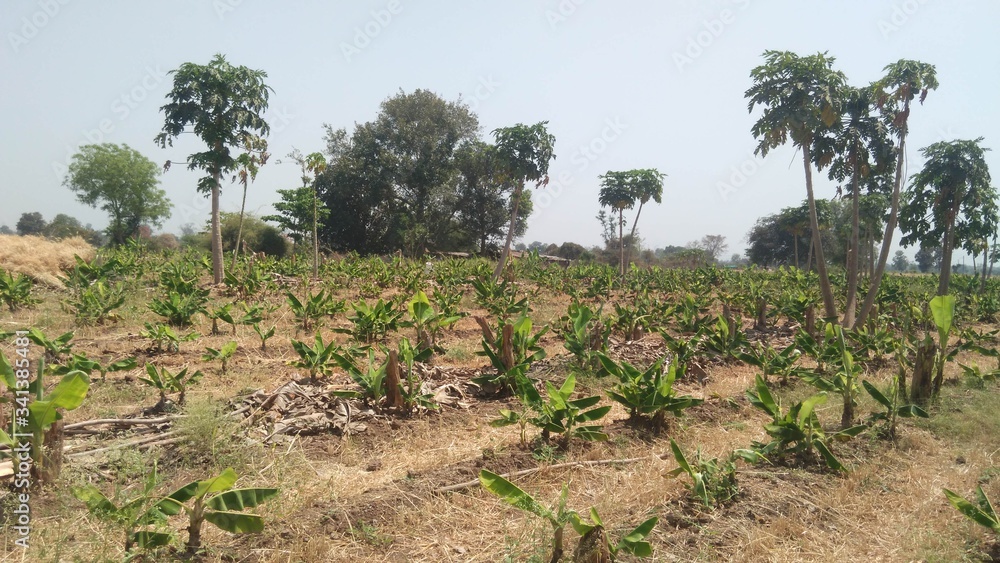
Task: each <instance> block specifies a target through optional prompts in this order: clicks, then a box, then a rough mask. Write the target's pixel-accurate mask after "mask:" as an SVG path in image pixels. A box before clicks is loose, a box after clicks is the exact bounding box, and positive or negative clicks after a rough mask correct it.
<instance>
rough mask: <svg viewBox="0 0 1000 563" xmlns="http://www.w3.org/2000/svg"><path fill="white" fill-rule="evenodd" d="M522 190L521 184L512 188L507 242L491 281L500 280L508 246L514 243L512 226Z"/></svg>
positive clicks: (505, 263) (522, 185)
mask: <svg viewBox="0 0 1000 563" xmlns="http://www.w3.org/2000/svg"><path fill="white" fill-rule="evenodd" d="M523 190H524V184H523V183H518V185H517V187H516V188H514V195H513V198H514V202H513V205H512V206H511V212H510V227H508V229H507V241H506V242H504V245H503V251H501V252H500V261H499V262H497V269H496V270H494V272H493V281H497V280H499V279H500V274H502V273H503V269H504V267H505V266H506V265H507V257H508V256H509V255H510V244H511V243H512V242H514V225H515V224H516V223H517V208H518V204H520V203H521V192H522V191H523Z"/></svg>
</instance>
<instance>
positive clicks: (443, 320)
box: [399, 291, 462, 353]
mask: <svg viewBox="0 0 1000 563" xmlns="http://www.w3.org/2000/svg"><path fill="white" fill-rule="evenodd" d="M406 310H407V312H409V314H410V319H409V320H406V321H402V322H400V323H399V326H401V327H413V328H414V329H416V331H417V348H419V349H425V348H426V349H432V350H434V351H436V352H439V353H440V352H443V349H442V348H441V347H440V346H438V345H437V340H438V337H440V335H441V331H442V330H444V329H445V328H447V327H449V326H451V325H453V324H455V323H456V322H458V321H459V319H461V318H462V317H461V316H459V315H446V314H443V313H438V312H437V311H435V310H434V307H433V306H432V305H431V302H430V300H429V299H428V298H427V294H426V293H424V292H423V291H417V293H416V295H414V296H413V299H410V301H409V302H408V303H407V304H406Z"/></svg>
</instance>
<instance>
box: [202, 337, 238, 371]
mask: <svg viewBox="0 0 1000 563" xmlns="http://www.w3.org/2000/svg"><path fill="white" fill-rule="evenodd" d="M236 347H237V343H236V341H235V340H230V341H229V342H226V343H225V344H223V345H222V347H221V348H218V349H215V348H209V347H207V346H206V347H205V354H204V355H202V357H201V359H202V360H203V361H206V362H212V361H219V362H222V373H226V368H227V367H228V364H229V360H230V358H232V357H233V354H234V353H236Z"/></svg>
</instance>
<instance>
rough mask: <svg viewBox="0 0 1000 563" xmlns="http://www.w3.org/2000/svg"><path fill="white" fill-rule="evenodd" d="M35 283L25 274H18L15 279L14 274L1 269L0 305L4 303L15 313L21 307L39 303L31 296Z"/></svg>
mask: <svg viewBox="0 0 1000 563" xmlns="http://www.w3.org/2000/svg"><path fill="white" fill-rule="evenodd" d="M33 284H34V282H32V281H31V278H30V277H29V276H27V275H25V274H18V276H17V277H16V278H15V277H14V275H13V274H11V273H10V272H8V271H6V270H2V269H0V303H3V304H4V305H6V306H7V308H8V309H10V312H12V313H13V312H14V311H16V310H18V309H20V308H21V307H30V306H32V305H34V304H35V303H37V302H38V300H37V299H35V298H33V297H32V296H31V288H32V285H33Z"/></svg>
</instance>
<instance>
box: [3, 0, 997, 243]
mask: <svg viewBox="0 0 1000 563" xmlns="http://www.w3.org/2000/svg"><path fill="white" fill-rule="evenodd" d="M393 12H395V13H393ZM998 21H1000V3H998V2H996V1H995V0H973V1H956V0H952V1H948V0H905V1H903V0H894V1H872V0H839V1H832V0H826V1H810V2H803V1H801V0H798V1H791V0H771V1H768V2H763V1H761V0H722V1H694V0H675V1H664V2H653V1H648V0H647V1H638V0H635V1H621V2H610V1H599V0H561V1H560V0H542V1H529V0H509V1H506V2H469V1H465V2H459V1H454V0H446V1H439V2H433V3H431V2H412V1H408V0H393V1H391V2H390V1H385V0H378V1H352V2H345V1H337V2H318V1H312V2H282V3H280V4H279V3H277V2H262V1H254V0H242V1H241V0H214V1H213V0H201V1H194V0H187V1H171V2H165V1H156V2H153V1H144V2H137V1H131V2H126V1H104V2H93V1H92V2H84V1H82V0H61V1H60V0H37V1H33V2H27V1H25V2H11V1H7V2H4V3H3V4H2V5H0V32H2V33H3V36H4V40H3V44H2V45H0V68H2V72H0V76H2V77H3V80H2V82H0V115H2V116H3V128H2V131H0V170H2V172H3V174H2V184H0V185H2V186H3V188H2V190H3V200H2V201H3V204H0V224H7V225H10V226H12V227H13V225H14V223H16V221H17V219H18V217H20V215H21V213H22V212H26V211H41V212H42V213H43V215H44V216H45V217H46V218H47V219H51V218H52V217H53V216H54V215H55V214H57V213H68V214H70V215H74V216H76V217H79V218H80V219H81V220H83V221H85V222H90V223H92V224H93V225H94V226H95V227H104V226H105V225H106V224H107V220H106V218H105V216H104V215H103V213H102V212H101V211H99V210H94V209H91V208H87V207H85V206H83V205H82V204H80V203H78V202H76V201H75V199H74V197H73V195H72V194H71V193H70V192H69V190H67V189H66V188H65V187H63V186H62V176H63V174H64V171H65V164H66V163H67V161H68V159H69V156H70V155H71V154H72V153H73V152H74V151H75V150H76V149H77V148H78V147H79V146H80V145H83V144H87V143H90V142H114V143H127V144H129V145H130V146H132V147H133V148H135V149H137V150H139V151H141V152H142V153H144V154H145V155H146V156H148V157H149V158H151V159H153V160H154V161H156V162H158V163H162V162H163V161H165V160H167V159H172V160H175V161H176V160H183V159H184V157H185V156H186V155H187V154H188V153H190V152H193V151H194V150H197V146H196V145H195V143H196V139H194V138H193V136H191V137H190V138H188V139H185V142H183V143H178V144H175V147H174V148H173V149H159V148H157V147H156V146H155V145H154V143H153V137H154V136H155V135H156V134H157V133H158V132H159V130H160V128H161V127H162V114H160V113H159V107H160V106H161V105H162V104H163V100H164V95H165V94H166V93H167V92H168V91H169V89H170V79H169V78H167V77H166V76H165V73H166V72H167V71H169V70H171V69H174V68H176V67H177V66H178V65H180V64H182V63H184V62H187V61H191V62H196V63H199V64H205V63H207V62H208V61H209V60H210V59H211V57H212V56H213V54H215V53H223V54H225V55H226V56H227V57H228V59H229V60H230V61H231V62H232V63H234V64H242V65H246V66H249V67H252V68H257V69H262V70H264V71H266V72H267V73H268V75H269V78H268V80H267V82H268V83H269V84H270V86H271V87H273V88H274V95H273V97H272V99H271V112H270V114H269V118H270V119H269V121H270V123H271V126H272V129H273V131H272V135H271V137H270V143H271V152H272V153H273V154H274V155H275V158H277V159H281V158H282V157H283V156H284V155H286V154H287V153H288V152H289V151H290V150H291V149H292V148H293V147H296V148H299V149H301V150H302V151H304V152H312V151H315V150H320V149H322V148H323V141H322V135H323V129H322V124H323V123H329V124H331V125H333V126H335V127H348V128H351V127H352V126H353V124H354V123H355V122H364V121H368V120H371V119H373V118H374V116H375V115H376V113H377V111H378V106H379V104H380V103H381V102H382V101H383V100H384V99H385V98H386V97H388V96H390V95H393V94H395V93H396V92H397V91H398V90H400V89H402V90H404V91H412V90H414V89H416V88H425V89H429V90H432V91H435V92H437V93H438V94H440V95H441V96H443V97H445V98H446V99H456V98H458V97H459V96H462V98H463V99H465V100H466V101H468V102H469V103H470V104H471V105H472V106H473V107H474V109H475V110H476V112H477V113H478V115H479V118H480V122H481V124H482V129H483V135H484V137H485V136H488V134H489V131H491V130H492V129H495V128H497V127H503V126H509V125H513V124H515V123H517V122H523V123H533V122H536V121H540V120H548V121H549V122H550V130H551V131H552V132H553V133H554V134H555V136H556V139H557V141H556V155H557V159H556V160H555V161H554V162H553V164H552V167H551V170H550V172H551V174H552V177H553V182H552V183H551V184H550V188H549V189H550V193H548V194H542V193H540V192H536V193H535V201H536V212H535V214H534V215H533V216H532V217H531V219H530V221H529V229H528V233H527V235H526V236H525V237H524V239H523V240H524V242H531V241H534V240H540V241H543V242H556V243H561V242H563V241H568V240H571V241H575V242H579V243H582V244H586V245H591V244H597V243H598V242H599V241H600V236H599V231H600V228H599V225H598V223H597V221H596V219H594V216H595V215H596V214H597V211H598V204H597V192H598V180H597V176H598V175H599V174H602V173H604V172H606V171H608V170H623V169H630V168H647V167H655V168H659V169H660V170H661V171H663V172H665V173H666V174H667V175H668V177H667V179H666V184H665V190H664V201H663V204H662V205H660V206H655V207H651V208H650V207H647V208H646V209H644V210H643V212H642V218H641V220H640V224H639V229H640V231H641V234H642V236H643V238H644V240H645V244H646V245H647V246H651V247H661V246H664V245H668V244H674V245H683V244H685V243H687V242H689V241H691V240H694V239H698V238H700V237H701V236H703V235H705V234H723V235H725V236H726V237H728V240H729V243H730V251H731V252H732V251H740V250H742V249H743V247H744V237H745V235H746V232H747V231H748V230H749V229H750V227H751V226H752V225H753V223H754V221H755V220H756V219H757V218H758V217H759V216H761V215H764V214H768V213H773V212H776V211H777V210H778V209H780V208H781V207H783V206H789V205H795V204H797V203H798V202H800V201H801V200H802V199H803V198H804V197H805V189H804V182H803V172H802V166H801V163H800V161H799V160H798V158H797V155H795V153H794V151H793V150H792V149H791V148H784V149H781V150H776V151H774V152H772V153H771V154H770V155H769V156H768V157H767V158H766V159H763V160H761V159H755V158H753V157H752V151H753V148H754V146H755V142H754V139H753V138H752V136H751V135H750V127H751V125H752V124H753V121H754V117H753V116H751V115H750V114H748V113H747V108H746V102H745V100H744V98H743V92H744V91H745V90H746V88H748V87H749V86H750V79H749V72H750V69H751V68H753V67H754V66H756V65H757V64H759V63H760V61H761V57H760V55H761V53H762V52H763V51H764V50H765V49H781V50H786V49H787V50H792V51H795V52H798V53H800V54H810V53H813V52H816V51H829V52H830V54H831V55H834V56H836V57H837V66H838V68H839V69H840V70H843V71H844V72H845V73H846V74H847V76H848V78H849V79H850V81H851V82H852V83H853V84H856V85H862V84H867V83H868V82H870V81H872V80H874V79H876V78H878V77H879V75H880V72H881V69H882V67H883V66H885V65H886V64H887V63H889V62H892V61H895V60H898V59H900V58H911V59H918V60H922V61H926V62H929V63H932V64H935V65H936V66H937V69H938V76H939V80H940V82H941V87H940V88H939V89H938V90H937V91H936V92H932V93H931V95H930V96H929V97H928V100H927V103H926V105H924V106H923V107H917V108H915V109H914V110H913V113H912V117H911V129H912V134H911V138H910V142H909V150H908V151H907V152H908V155H909V166H908V171H909V172H910V173H911V174H912V173H913V172H915V171H916V170H918V169H919V167H920V165H921V162H920V159H919V153H918V152H917V149H919V148H920V147H923V146H926V145H927V144H930V143H932V142H935V141H938V140H946V139H954V138H975V137H979V136H983V137H985V138H986V141H985V145H986V146H991V147H994V148H996V149H998V150H1000V143H997V139H998V137H1000V135H998V133H1000V109H998V106H997V104H996V103H995V102H994V101H993V98H994V97H995V95H996V92H998V91H1000V64H998V63H997V60H998V59H997V50H998V47H1000V43H998V41H997V31H996V23H997V22H998ZM366 28H367V33H366V31H365V30H366ZM359 30H360V31H359ZM359 33H361V34H362V36H359V35H358V34H359ZM102 129H103V131H102ZM284 162H285V163H284V164H269V165H268V166H266V167H265V168H264V169H262V171H261V173H260V175H259V176H258V178H257V182H256V183H255V184H254V185H253V186H252V187H251V190H250V193H249V195H248V197H247V207H248V209H249V210H251V211H255V212H258V213H268V212H270V211H271V208H270V205H271V204H272V203H273V202H274V201H276V200H277V196H276V194H275V190H277V189H279V188H287V187H292V186H294V185H297V183H298V174H299V173H298V169H297V168H296V166H294V165H292V164H290V163H288V160H287V159H285V160H284ZM989 163H990V164H991V166H992V167H993V169H994V171H995V173H997V174H1000V172H997V171H1000V153H998V152H996V151H994V152H991V153H989ZM740 168H742V169H743V171H744V173H745V174H746V177H745V178H743V177H741V175H740V173H739V172H736V171H738V170H739V169H740ZM198 175H199V174H198V173H195V172H188V171H186V170H183V169H182V168H180V167H174V168H173V169H172V170H171V171H170V172H168V173H166V174H165V175H163V176H162V178H161V180H162V187H163V188H164V189H165V190H166V191H167V193H168V196H169V197H170V199H171V200H172V201H173V203H174V205H175V208H174V215H173V217H172V218H171V219H170V221H169V222H167V224H166V225H165V230H167V231H173V232H177V231H179V229H180V226H181V225H182V224H184V223H196V224H200V223H201V222H202V221H203V220H205V219H206V218H207V216H208V202H207V200H206V199H205V198H204V197H202V196H200V195H198V194H197V193H196V191H195V188H194V186H195V182H196V179H197V177H198ZM727 184H728V185H729V186H732V188H733V189H732V190H730V189H729V188H727V187H726V186H725V185H727ZM817 194H818V196H819V197H830V196H831V195H832V194H833V186H832V185H831V184H829V183H828V182H822V183H820V184H819V185H818V189H817ZM239 200H240V190H239V189H237V188H236V187H227V188H225V189H224V190H223V196H222V205H223V208H224V209H225V210H238V207H239ZM898 239H899V235H898V233H897V236H896V240H898ZM912 253H913V249H910V250H909V251H908V254H910V255H911V256H912Z"/></svg>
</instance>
